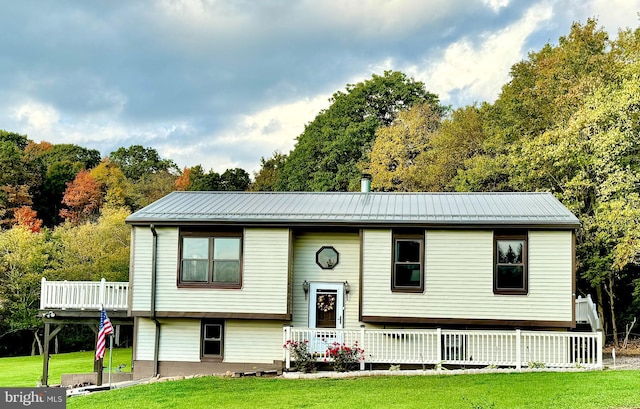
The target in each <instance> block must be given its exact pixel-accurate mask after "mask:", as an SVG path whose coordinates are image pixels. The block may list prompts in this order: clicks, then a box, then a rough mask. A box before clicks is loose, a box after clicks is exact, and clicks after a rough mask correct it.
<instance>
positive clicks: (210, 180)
mask: <svg viewBox="0 0 640 409" xmlns="http://www.w3.org/2000/svg"><path fill="white" fill-rule="evenodd" d="M221 186H222V180H221V178H220V174H219V173H217V172H214V171H213V170H212V169H211V170H209V172H208V173H204V169H203V168H202V166H201V165H196V166H194V167H192V168H191V169H190V171H189V186H188V187H187V190H190V191H218V190H222V189H221Z"/></svg>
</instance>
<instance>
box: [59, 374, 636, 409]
mask: <svg viewBox="0 0 640 409" xmlns="http://www.w3.org/2000/svg"><path fill="white" fill-rule="evenodd" d="M67 407H68V408H69V409H83V408H86V409H98V408H113V407H118V408H278V409H283V408H322V409H326V408H467V409H470V408H476V409H479V408H494V409H497V408H632V407H640V371H592V372H566V373H562V372H530V373H511V374H479V375H442V376H392V377H391V376H389V377H383V376H381V377H369V378H364V377H363V378H343V379H316V380H293V379H281V378H240V379H231V378H215V377H205V378H196V379H188V380H182V381H172V382H164V383H154V384H150V385H140V386H134V387H130V388H124V389H118V390H114V391H109V392H98V393H94V394H92V395H89V396H80V397H74V398H70V399H68V401H67Z"/></svg>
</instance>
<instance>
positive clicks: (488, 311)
mask: <svg viewBox="0 0 640 409" xmlns="http://www.w3.org/2000/svg"><path fill="white" fill-rule="evenodd" d="M127 223H128V224H130V225H131V226H132V254H131V274H130V287H129V290H130V291H129V297H130V302H129V305H128V311H129V315H130V316H132V317H133V318H134V328H135V330H134V333H135V341H134V345H135V346H134V376H135V377H145V376H150V375H154V374H162V375H178V374H187V373H217V372H224V371H226V370H252V369H253V368H263V369H267V368H282V367H283V366H287V365H289V363H290V357H289V356H287V354H286V351H285V350H284V349H283V344H284V343H285V342H286V341H287V340H308V341H309V342H310V344H311V346H312V348H313V350H314V352H317V353H318V354H320V355H321V354H323V353H324V352H325V351H326V347H327V345H328V343H329V342H330V341H331V342H333V341H340V342H347V343H350V342H355V341H358V342H359V343H360V345H362V346H364V348H365V351H366V353H365V355H366V360H365V363H367V362H370V363H385V364H438V363H449V364H454V365H456V364H459V365H498V366H500V365H502V366H513V367H517V368H519V367H522V366H526V365H528V364H529V363H542V364H544V365H545V366H547V367H568V366H584V367H591V368H597V367H601V366H602V339H601V336H600V334H599V333H597V332H595V329H594V332H576V331H574V329H575V328H576V322H577V321H578V320H582V319H584V320H587V322H589V323H591V324H592V325H595V326H594V328H597V323H595V322H592V321H588V320H589V319H590V318H589V315H588V314H589V313H590V312H589V311H590V308H591V307H590V306H586V307H585V306H583V305H582V304H583V301H581V300H578V303H577V304H576V300H575V282H576V280H575V254H574V253H575V250H574V249H575V245H574V241H575V237H574V231H575V229H576V228H577V227H578V226H579V222H578V220H577V218H576V217H575V216H573V215H572V214H571V213H570V212H569V211H568V210H567V209H566V208H565V207H564V206H563V205H562V204H561V203H560V202H559V201H558V200H556V199H555V198H554V197H553V195H551V194H548V193H438V194H434V193H375V192H357V193H299V192H298V193H273V192H255V193H252V192H173V193H171V194H169V195H168V196H166V197H164V198H162V199H160V200H159V201H157V202H155V203H153V204H151V205H150V206H148V207H146V208H144V209H142V210H140V211H138V212H136V213H134V214H133V215H131V216H130V217H129V218H128V219H127ZM585 300H586V299H585ZM589 301H590V300H589ZM585 305H586V303H585ZM583 307H584V308H583ZM576 310H578V315H579V316H578V317H577V316H576Z"/></svg>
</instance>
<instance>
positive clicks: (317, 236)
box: [292, 232, 360, 328]
mask: <svg viewBox="0 0 640 409" xmlns="http://www.w3.org/2000/svg"><path fill="white" fill-rule="evenodd" d="M293 241H294V245H293V254H294V255H293V259H294V262H293V266H294V273H293V275H294V280H293V323H292V324H293V325H294V326H296V327H307V326H309V301H308V300H305V296H304V291H302V283H303V282H304V280H307V281H308V282H327V283H344V282H345V281H349V285H350V286H351V292H350V293H349V296H348V299H347V297H345V300H344V308H345V317H344V319H345V328H359V326H360V322H359V321H358V280H359V270H360V236H359V234H358V233H331V232H313V233H301V234H297V235H296V236H295V237H294V239H293ZM322 246H333V247H334V248H335V249H336V250H337V251H338V253H339V263H338V265H337V266H335V267H334V268H333V269H331V270H323V269H321V268H320V267H319V266H318V265H317V264H316V252H317V251H318V250H319V249H320V248H321V247H322Z"/></svg>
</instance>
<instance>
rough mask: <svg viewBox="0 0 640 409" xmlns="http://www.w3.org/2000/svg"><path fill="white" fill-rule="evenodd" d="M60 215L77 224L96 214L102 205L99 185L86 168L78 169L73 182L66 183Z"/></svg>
mask: <svg viewBox="0 0 640 409" xmlns="http://www.w3.org/2000/svg"><path fill="white" fill-rule="evenodd" d="M62 203H63V204H64V205H65V206H67V208H66V209H62V210H60V216H61V217H62V218H64V219H65V220H66V221H68V222H71V223H72V224H79V223H82V222H85V221H87V220H90V219H91V218H92V217H94V216H96V215H97V214H98V212H99V210H100V206H101V205H102V191H101V189H100V185H99V184H98V182H96V180H95V179H94V178H93V177H92V176H91V174H89V172H87V171H86V170H82V171H80V172H79V173H78V174H77V175H76V178H75V179H74V180H73V182H70V183H67V189H66V190H65V192H64V197H63V199H62Z"/></svg>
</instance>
